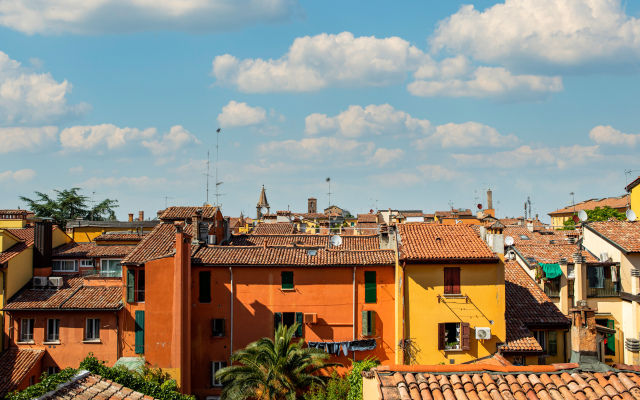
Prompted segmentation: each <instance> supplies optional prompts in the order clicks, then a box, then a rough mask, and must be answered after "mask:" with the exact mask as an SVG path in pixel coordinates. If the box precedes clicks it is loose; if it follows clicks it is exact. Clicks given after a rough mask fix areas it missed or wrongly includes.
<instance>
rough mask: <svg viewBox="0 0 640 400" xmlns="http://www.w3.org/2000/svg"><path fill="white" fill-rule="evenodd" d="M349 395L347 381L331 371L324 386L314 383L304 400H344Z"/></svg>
mask: <svg viewBox="0 0 640 400" xmlns="http://www.w3.org/2000/svg"><path fill="white" fill-rule="evenodd" d="M348 394H349V381H347V380H346V379H345V378H343V377H341V376H340V375H338V373H337V372H336V371H333V374H331V377H330V378H329V380H328V381H327V384H326V386H323V385H320V384H317V383H314V384H313V385H311V387H310V388H309V391H308V392H306V393H305V394H304V396H303V397H304V400H344V399H346V398H347V395H348Z"/></svg>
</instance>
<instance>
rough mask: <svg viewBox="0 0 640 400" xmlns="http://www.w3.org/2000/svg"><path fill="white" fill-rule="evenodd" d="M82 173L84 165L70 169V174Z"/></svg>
mask: <svg viewBox="0 0 640 400" xmlns="http://www.w3.org/2000/svg"><path fill="white" fill-rule="evenodd" d="M82 172H84V167H83V166H82V165H79V166H77V167H71V168H69V173H70V174H81V173H82Z"/></svg>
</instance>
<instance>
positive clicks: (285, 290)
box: [280, 288, 296, 292]
mask: <svg viewBox="0 0 640 400" xmlns="http://www.w3.org/2000/svg"><path fill="white" fill-rule="evenodd" d="M280 290H281V291H282V292H295V291H296V289H295V288H293V289H283V288H280Z"/></svg>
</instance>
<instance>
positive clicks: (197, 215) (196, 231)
mask: <svg viewBox="0 0 640 400" xmlns="http://www.w3.org/2000/svg"><path fill="white" fill-rule="evenodd" d="M201 223H202V210H196V211H194V213H193V216H192V217H191V224H192V225H193V239H191V244H192V245H198V242H200V240H201V239H202V238H201V237H200V236H201V235H200V224H201Z"/></svg>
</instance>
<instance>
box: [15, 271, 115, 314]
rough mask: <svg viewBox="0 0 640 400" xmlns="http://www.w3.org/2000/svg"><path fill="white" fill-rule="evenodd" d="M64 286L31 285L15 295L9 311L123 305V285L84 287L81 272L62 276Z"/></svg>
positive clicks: (106, 307) (111, 308)
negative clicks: (36, 287)
mask: <svg viewBox="0 0 640 400" xmlns="http://www.w3.org/2000/svg"><path fill="white" fill-rule="evenodd" d="M62 279H63V282H64V284H63V286H62V287H61V288H60V289H58V290H56V289H44V290H43V289H33V288H32V287H31V284H28V285H27V286H25V287H24V288H23V289H22V290H20V291H19V292H18V294H16V295H15V296H13V297H12V298H11V299H10V300H9V302H8V303H7V305H6V306H5V308H4V309H5V310H46V309H57V310H73V309H83V310H106V309H108V310H119V309H121V308H122V288H121V287H103V286H83V279H82V277H81V276H79V275H66V276H63V277H62Z"/></svg>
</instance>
